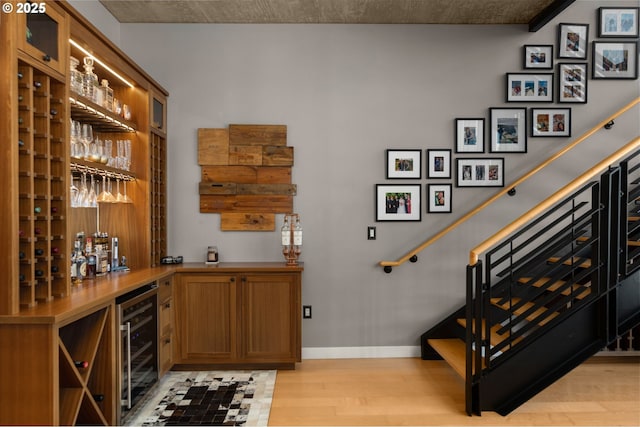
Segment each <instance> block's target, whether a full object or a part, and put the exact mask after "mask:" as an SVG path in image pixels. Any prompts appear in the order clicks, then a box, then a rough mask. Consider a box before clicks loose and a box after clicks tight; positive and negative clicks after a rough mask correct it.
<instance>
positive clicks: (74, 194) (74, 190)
mask: <svg viewBox="0 0 640 427" xmlns="http://www.w3.org/2000/svg"><path fill="white" fill-rule="evenodd" d="M79 191H80V190H78V187H76V186H75V184H74V183H73V174H71V207H72V208H77V207H78V193H79Z"/></svg>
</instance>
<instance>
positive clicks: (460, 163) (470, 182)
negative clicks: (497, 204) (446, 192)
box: [456, 157, 504, 187]
mask: <svg viewBox="0 0 640 427" xmlns="http://www.w3.org/2000/svg"><path fill="white" fill-rule="evenodd" d="M456 169H457V171H458V172H457V179H456V187H504V159H503V158H501V157H500V158H494V159H485V158H482V159H465V158H458V159H456Z"/></svg>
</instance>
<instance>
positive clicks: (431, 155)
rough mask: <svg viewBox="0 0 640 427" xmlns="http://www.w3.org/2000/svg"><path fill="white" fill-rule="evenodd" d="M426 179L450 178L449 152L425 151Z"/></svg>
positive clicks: (445, 150)
mask: <svg viewBox="0 0 640 427" xmlns="http://www.w3.org/2000/svg"><path fill="white" fill-rule="evenodd" d="M427 178H434V179H440V178H443V179H445V178H451V150H447V149H443V150H427Z"/></svg>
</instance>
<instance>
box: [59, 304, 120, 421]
mask: <svg viewBox="0 0 640 427" xmlns="http://www.w3.org/2000/svg"><path fill="white" fill-rule="evenodd" d="M113 329H114V314H113V306H112V305H109V306H106V307H104V308H101V309H99V310H97V311H95V312H93V313H91V314H89V315H87V316H85V317H83V318H81V319H78V320H76V321H74V322H72V323H70V324H68V325H66V326H63V327H61V328H60V330H59V341H58V347H59V361H58V363H59V387H60V425H81V424H91V425H113V424H114V422H115V412H114V396H115V388H114V385H115V377H116V374H115V372H116V371H115V369H116V367H115V361H114V358H113V353H114V340H115V338H114V330H113Z"/></svg>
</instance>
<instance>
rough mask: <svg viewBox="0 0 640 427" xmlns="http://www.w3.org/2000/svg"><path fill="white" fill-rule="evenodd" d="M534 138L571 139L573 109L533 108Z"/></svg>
mask: <svg viewBox="0 0 640 427" xmlns="http://www.w3.org/2000/svg"><path fill="white" fill-rule="evenodd" d="M531 136H532V137H543V138H544V137H570V136H571V108H531Z"/></svg>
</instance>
